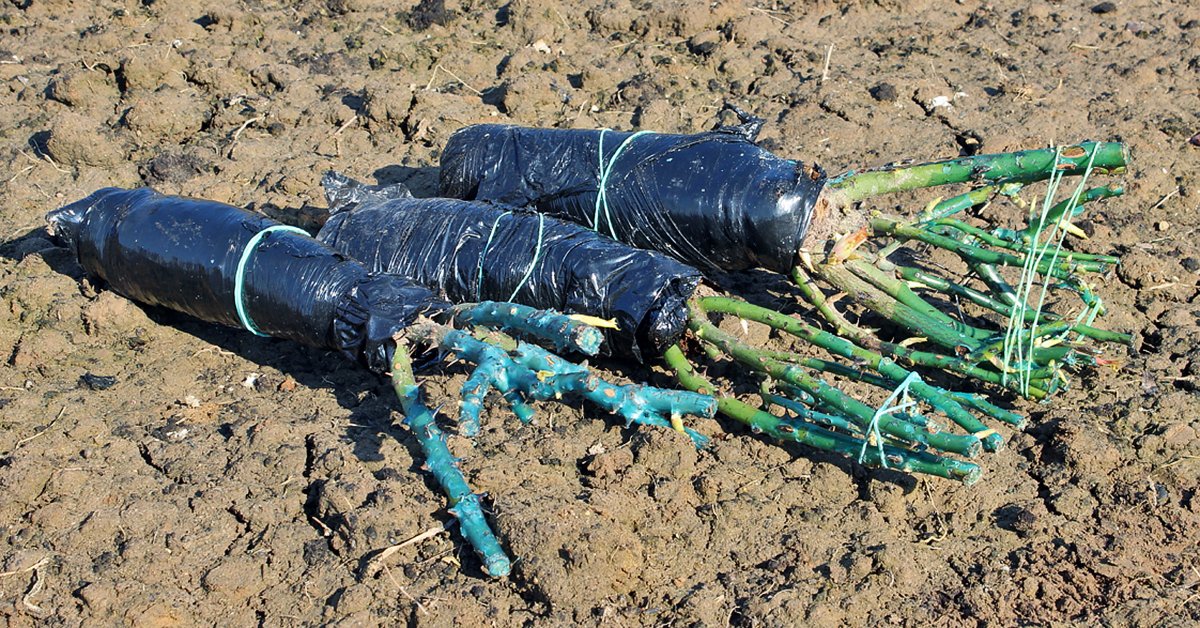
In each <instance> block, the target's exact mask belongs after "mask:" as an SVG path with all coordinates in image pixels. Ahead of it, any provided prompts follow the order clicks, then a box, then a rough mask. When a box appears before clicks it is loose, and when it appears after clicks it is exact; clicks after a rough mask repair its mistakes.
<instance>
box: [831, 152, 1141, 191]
mask: <svg viewBox="0 0 1200 628" xmlns="http://www.w3.org/2000/svg"><path fill="white" fill-rule="evenodd" d="M1093 152H1094V153H1095V159H1094V160H1092V153H1093ZM1125 153H1126V151H1125V146H1124V145H1123V144H1121V143H1118V142H1084V143H1082V144H1077V145H1075V146H1061V147H1058V148H1048V149H1042V150H1025V151H1018V152H1015V153H998V154H993V155H975V156H972V157H960V158H958V159H948V160H945V161H935V162H932V163H926V164H920V165H915V166H897V167H894V168H887V169H881V170H872V171H867V172H857V173H848V174H846V175H842V176H840V177H837V178H836V179H834V180H833V181H831V182H830V183H829V185H828V189H829V190H830V193H832V194H833V195H834V197H835V198H838V199H839V200H844V201H849V202H853V201H860V200H863V199H866V198H871V197H874V196H880V195H883V194H889V193H892V192H900V191H904V190H914V189H917V188H926V187H933V186H937V185H947V184H951V183H968V182H971V181H988V182H1018V183H1028V182H1032V181H1041V180H1044V179H1048V178H1050V175H1051V173H1052V172H1054V169H1055V166H1056V164H1057V167H1058V169H1059V170H1062V171H1064V174H1067V175H1082V174H1083V173H1084V172H1085V171H1086V170H1087V169H1088V164H1089V163H1090V164H1091V166H1092V170H1093V171H1094V172H1120V171H1121V170H1123V169H1124V167H1125V161H1126V154H1125Z"/></svg>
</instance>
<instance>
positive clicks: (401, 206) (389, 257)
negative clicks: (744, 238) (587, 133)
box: [317, 173, 701, 360]
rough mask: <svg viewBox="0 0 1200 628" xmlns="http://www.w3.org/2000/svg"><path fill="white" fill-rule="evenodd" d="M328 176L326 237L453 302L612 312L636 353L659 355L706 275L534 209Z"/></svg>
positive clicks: (616, 346) (613, 336)
mask: <svg viewBox="0 0 1200 628" xmlns="http://www.w3.org/2000/svg"><path fill="white" fill-rule="evenodd" d="M324 184H325V188H326V194H327V195H328V196H329V203H330V211H331V213H332V216H331V217H330V218H329V221H328V222H327V223H326V224H325V226H324V227H323V228H322V229H321V232H320V233H319V234H318V235H317V237H318V238H320V239H321V241H323V242H325V243H327V244H329V245H330V246H332V247H333V248H335V249H337V250H338V251H341V252H342V253H345V254H346V255H349V256H350V257H353V258H355V259H357V260H359V261H361V262H363V263H364V264H366V265H367V267H368V268H371V269H372V270H375V271H379V272H387V273H395V274H398V275H403V276H405V277H408V278H411V279H412V280H413V281H416V282H417V283H420V284H421V285H424V286H427V287H429V288H431V289H433V290H435V291H437V292H438V293H440V294H441V295H443V296H445V297H446V298H448V299H449V300H451V301H453V302H470V301H483V300H494V301H513V302H516V303H523V304H525V305H529V306H532V307H537V308H541V309H555V310H558V311H561V312H566V313H568V314H573V313H581V314H587V315H590V316H596V317H599V318H605V319H615V320H616V322H617V326H618V329H617V330H612V329H606V330H604V331H605V336H606V342H605V347H606V349H607V350H608V351H611V352H612V353H615V354H618V355H625V356H631V357H634V358H636V359H639V360H640V359H642V358H644V357H652V356H658V355H661V354H662V352H663V351H664V350H665V349H666V348H667V347H668V346H670V345H671V344H674V343H675V341H677V340H678V339H679V336H680V335H682V334H683V331H684V329H685V328H686V326H687V300H688V298H689V297H690V296H691V294H692V292H694V291H695V289H696V286H697V285H698V284H699V282H700V278H701V276H700V273H699V272H698V271H697V270H695V269H694V268H691V267H689V266H686V265H684V264H681V263H679V262H677V261H675V260H673V259H671V258H670V257H668V256H666V255H662V254H659V253H655V252H652V251H643V250H639V249H635V248H632V247H629V246H626V245H623V244H621V243H619V242H614V241H613V240H611V239H608V238H604V237H602V236H600V235H597V234H596V233H595V232H593V231H590V230H588V229H585V228H583V227H580V226H578V225H575V224H572V223H568V222H563V221H560V220H555V219H553V218H548V217H545V216H539V215H538V214H535V213H531V212H528V211H520V210H514V209H511V208H507V207H501V206H495V205H491V204H487V203H474V202H466V201H460V200H447V199H417V198H412V197H411V195H409V194H408V191H407V189H405V188H404V186H400V185H396V186H366V185H362V184H359V183H357V182H354V181H351V180H349V179H347V178H346V177H343V176H341V175H338V174H336V173H329V174H328V175H326V177H325V180H324ZM539 234H540V235H539ZM539 241H540V243H541V244H540V246H539V244H538V243H539ZM481 273H482V277H481Z"/></svg>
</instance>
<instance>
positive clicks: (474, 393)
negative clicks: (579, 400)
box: [440, 329, 554, 437]
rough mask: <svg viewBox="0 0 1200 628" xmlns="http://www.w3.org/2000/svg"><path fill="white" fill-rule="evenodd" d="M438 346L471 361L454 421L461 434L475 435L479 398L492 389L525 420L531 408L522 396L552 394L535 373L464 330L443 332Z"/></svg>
mask: <svg viewBox="0 0 1200 628" xmlns="http://www.w3.org/2000/svg"><path fill="white" fill-rule="evenodd" d="M440 346H441V348H442V349H444V350H446V351H450V352H452V353H455V354H457V355H458V356H459V357H461V358H463V359H464V360H467V361H469V362H472V363H474V364H475V371H474V372H473V373H471V376H470V377H469V378H468V379H467V382H466V384H464V385H463V403H462V408H461V411H460V412H459V420H458V426H459V431H460V432H462V435H463V436H467V437H473V436H476V435H478V434H479V415H480V411H481V410H482V408H483V399H484V398H485V397H486V396H487V393H488V391H489V390H491V389H493V388H494V389H495V390H497V391H498V392H499V393H500V394H501V395H503V396H504V398H505V399H506V400H508V402H509V404H511V405H512V410H513V413H514V414H516V415H517V418H519V419H521V421H522V422H525V423H528V422H529V421H530V420H531V419H532V418H533V408H531V407H529V405H528V404H527V403H526V402H525V398H526V397H528V398H531V399H549V398H551V397H552V396H553V395H554V390H553V388H552V387H551V385H550V384H548V383H546V382H543V381H541V380H540V379H538V377H537V374H536V373H534V372H533V371H530V370H529V369H527V368H523V367H521V366H520V365H518V364H517V363H515V362H513V359H512V358H511V357H509V356H508V354H507V353H505V352H504V351H503V350H502V349H499V348H497V347H495V346H492V345H490V344H488V343H486V342H483V341H481V340H479V339H477V338H475V337H474V336H472V335H471V334H469V333H467V332H465V331H461V330H457V329H453V330H449V331H446V332H445V333H444V334H442V335H441V339H440Z"/></svg>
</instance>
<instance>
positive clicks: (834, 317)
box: [792, 266, 869, 339]
mask: <svg viewBox="0 0 1200 628" xmlns="http://www.w3.org/2000/svg"><path fill="white" fill-rule="evenodd" d="M792 281H793V282H794V283H795V284H796V287H797V288H798V289H799V290H800V296H802V297H804V298H805V300H807V301H808V302H809V303H810V304H812V306H813V307H815V308H817V312H818V313H819V314H820V315H821V318H824V319H825V321H826V322H828V323H829V324H830V325H833V327H834V329H835V330H837V333H838V334H841V335H842V336H846V337H848V338H854V339H862V338H867V337H869V334H867V332H866V331H864V330H862V329H861V328H859V327H858V326H857V325H854V324H852V323H851V322H850V321H848V320H846V317H844V316H842V315H841V314H840V313H838V311H837V310H836V309H834V308H833V305H832V304H830V303H829V301H828V300H826V299H825V294H824V293H822V292H821V289H820V288H818V287H817V285H816V283H815V282H813V279H812V277H809V276H808V273H806V272H804V269H803V268H801V267H799V266H793V267H792Z"/></svg>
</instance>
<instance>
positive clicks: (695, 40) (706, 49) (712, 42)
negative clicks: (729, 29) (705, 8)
mask: <svg viewBox="0 0 1200 628" xmlns="http://www.w3.org/2000/svg"><path fill="white" fill-rule="evenodd" d="M721 39H722V37H721V33H720V32H719V31H704V32H703V33H697V34H695V35H693V36H692V38H691V39H689V40H688V44H687V45H688V50H691V51H692V54H697V55H700V56H703V57H707V56H708V55H710V54H712V52H713V51H714V50H716V49H717V46H719V45H721Z"/></svg>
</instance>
